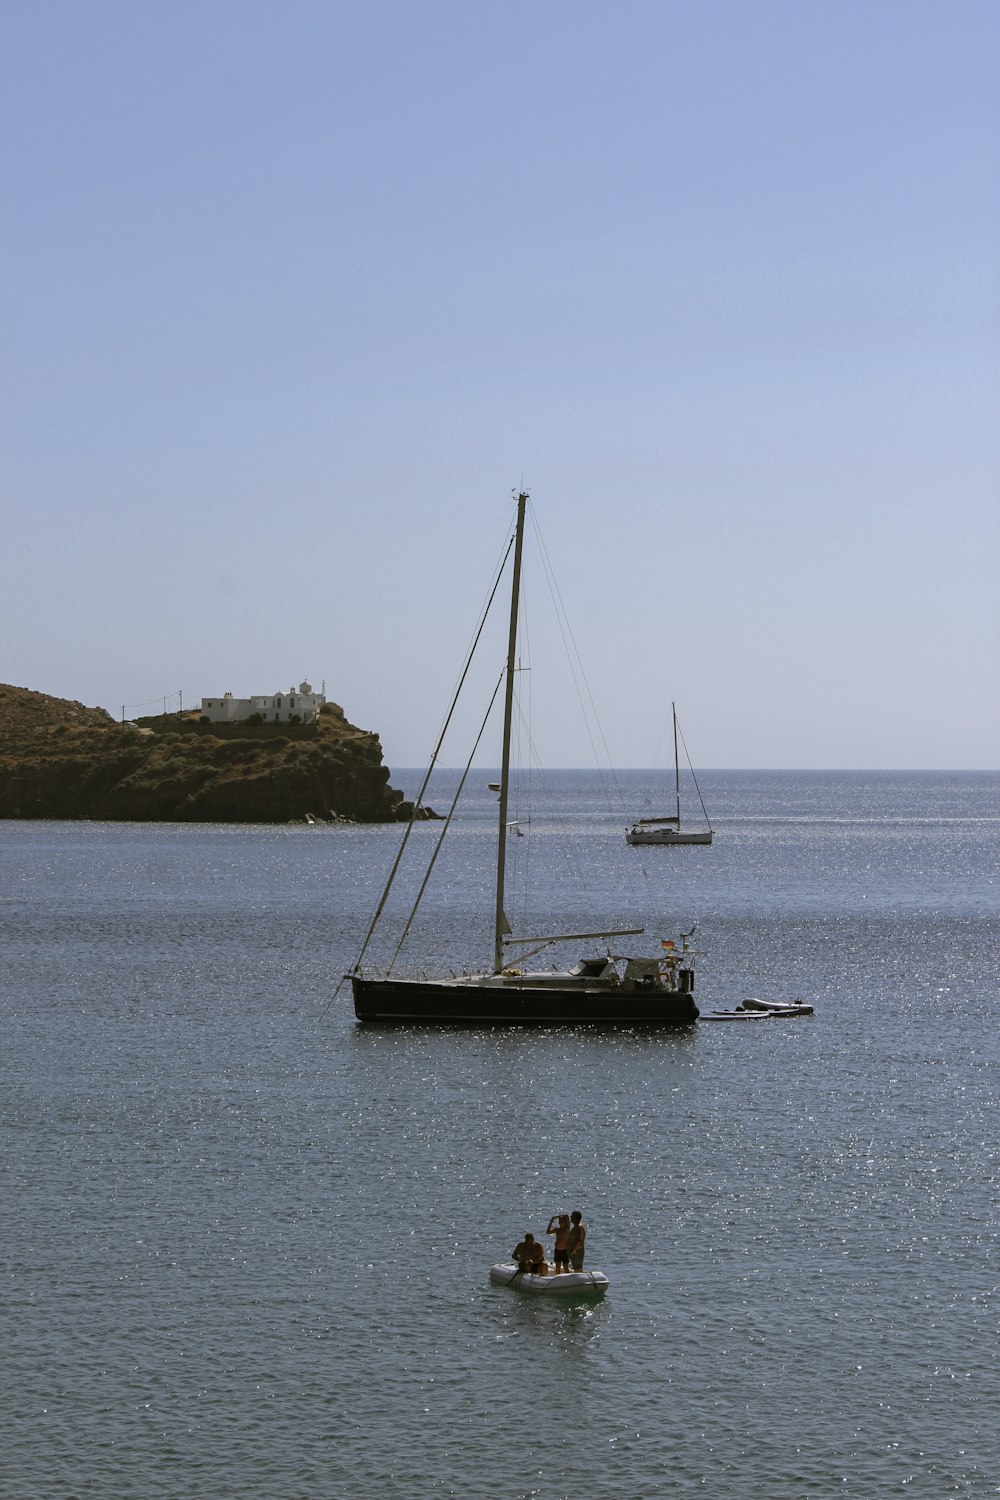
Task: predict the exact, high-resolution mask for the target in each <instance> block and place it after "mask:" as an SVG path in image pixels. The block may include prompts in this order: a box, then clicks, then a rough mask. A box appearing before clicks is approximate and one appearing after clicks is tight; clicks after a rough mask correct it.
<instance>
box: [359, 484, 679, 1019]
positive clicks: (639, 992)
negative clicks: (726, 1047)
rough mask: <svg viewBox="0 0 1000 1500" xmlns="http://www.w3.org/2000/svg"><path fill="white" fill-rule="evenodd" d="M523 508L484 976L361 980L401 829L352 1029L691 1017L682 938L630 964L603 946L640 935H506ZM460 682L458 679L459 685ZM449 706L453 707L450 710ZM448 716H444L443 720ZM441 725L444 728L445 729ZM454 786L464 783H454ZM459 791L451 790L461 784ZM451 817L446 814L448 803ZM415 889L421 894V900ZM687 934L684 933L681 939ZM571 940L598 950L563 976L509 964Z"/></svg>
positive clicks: (387, 975) (515, 544) (513, 545)
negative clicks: (489, 953)
mask: <svg viewBox="0 0 1000 1500" xmlns="http://www.w3.org/2000/svg"><path fill="white" fill-rule="evenodd" d="M527 502H528V496H527V494H526V493H521V494H519V495H518V497H517V520H516V523H515V526H514V530H513V535H512V537H511V539H510V541H509V543H508V557H509V555H510V551H511V549H512V550H513V568H512V579H511V603H510V627H509V633H508V646H507V659H506V667H505V672H504V676H503V678H502V679H501V682H502V684H503V686H504V721H503V742H502V759H501V773H500V783H499V799H498V800H499V818H498V828H497V853H496V900H495V907H494V924H493V967H492V969H491V970H490V971H489V972H488V973H481V974H464V975H457V976H455V975H449V976H447V977H442V978H426V977H425V978H410V977H403V976H399V975H397V974H394V973H393V972H392V970H393V965H394V963H395V958H394V959H393V962H392V963H391V964H390V966H389V969H388V971H386V972H381V973H371V972H368V971H366V970H365V968H364V967H363V964H364V957H365V953H366V951H367V949H368V946H369V943H370V941H371V938H372V935H373V933H374V932H375V929H376V926H377V924H378V922H379V918H380V917H381V915H382V912H383V909H384V907H385V904H386V901H387V899H388V895H389V891H390V889H391V888H392V885H393V882H394V879H395V876H396V873H397V871H398V869H399V865H400V861H401V859H402V856H403V850H404V849H405V847H406V842H407V839H408V837H409V833H410V829H411V828H412V827H413V824H412V823H411V824H410V825H409V827H408V828H407V830H406V833H405V834H404V837H403V841H402V844H401V845H400V849H399V852H398V853H397V855H396V859H395V862H394V864H393V867H392V870H391V872H390V875H389V879H388V881H387V883H386V887H385V890H384V891H383V893H382V897H381V900H380V901H379V904H378V906H377V908H376V911H375V915H374V916H373V918H372V921H371V924H370V926H369V928H368V932H367V934H366V936H365V939H364V942H363V943H362V946H361V951H360V953H359V954H358V958H357V960H356V961H355V964H354V967H353V968H352V970H351V972H350V975H349V977H350V980H351V987H352V990H353V994H354V1010H355V1015H356V1016H357V1018H358V1020H359V1021H371V1022H384V1023H410V1024H414V1023H450V1024H457V1025H552V1024H557V1025H569V1026H578V1025H585V1024H598V1025H617V1026H684V1025H689V1024H690V1023H691V1022H693V1021H695V1020H697V1017H698V1008H697V1006H696V1005H695V1001H694V968H693V956H692V954H691V952H690V949H689V947H688V939H689V938H690V936H691V933H690V932H689V933H686V934H682V935H681V939H680V943H679V944H677V943H674V942H673V941H662V942H661V943H660V945H659V952H658V954H656V955H655V956H653V957H634V956H631V955H629V954H626V953H622V952H619V951H617V947H616V946H613V944H614V943H615V940H617V939H619V938H625V937H635V936H638V935H639V934H640V933H641V932H642V931H643V929H642V928H641V927H640V928H629V929H626V930H624V931H623V930H620V929H619V930H616V931H605V932H582V933H559V934H554V935H550V936H533V937H516V936H515V935H514V934H513V933H512V931H511V927H510V923H509V922H508V920H507V916H506V914H505V912H504V879H505V866H506V848H507V838H508V835H509V832H510V827H511V825H510V823H509V820H508V802H509V789H510V761H511V725H512V719H513V705H514V678H515V662H516V653H517V623H518V601H519V591H520V583H521V557H522V548H523V541H524V526H525V511H526V507H527ZM498 581H499V579H498ZM495 594H496V585H494V592H493V596H492V597H495ZM480 629H481V627H480ZM477 638H478V637H477ZM467 669H468V664H467V666H466V670H467ZM464 675H465V674H464V673H463V678H464ZM500 685H501V684H500V683H498V685H497V690H498V691H499V687H500ZM452 707H453V708H454V704H453V705H452ZM450 717H451V715H450V713H449V715H448V719H450ZM448 719H446V721H445V727H446V728H447V723H448ZM443 737H444V731H442V736H441V739H442V740H443ZM440 748H441V740H439V742H438V747H437V750H436V751H435V755H434V757H432V760H431V769H432V768H433V765H434V762H435V760H436V757H437V753H438V752H439V751H440ZM430 774H431V772H430V769H429V770H428V771H427V773H426V776H425V778H424V782H423V786H422V787H421V791H420V793H419V795H418V797H417V799H416V801H415V804H414V811H415V813H416V812H417V811H418V810H419V809H420V806H421V802H422V798H423V795H424V793H425V791H426V788H427V783H428V781H429V778H430ZM462 779H463V781H464V777H463V778H462ZM459 791H461V786H460V788H459ZM456 801H457V796H456ZM452 811H454V805H453V807H452ZM450 818H451V814H450V813H449V815H448V818H447V819H446V820H445V826H444V828H443V830H442V835H441V836H442V837H443V836H444V833H446V832H447V824H448V822H450ZM434 857H436V855H435V856H434ZM432 862H433V861H432ZM426 881H427V876H425V877H424V885H426ZM424 885H422V886H421V893H422V892H423V889H424ZM418 900H419V897H418ZM412 917H413V913H411V918H410V920H411V921H412ZM408 927H409V923H407V929H408ZM693 930H694V929H693V928H692V929H691V931H692V932H693ZM404 936H405V932H404ZM575 941H578V942H581V943H584V942H587V943H593V944H597V943H601V944H602V945H603V951H602V952H599V953H596V954H595V953H593V952H592V951H591V952H590V953H589V954H588V955H587V956H585V957H582V958H580V959H579V960H578V962H576V963H575V964H573V966H572V967H571V968H569V969H566V970H563V971H539V972H533V971H531V970H528V969H524V968H522V967H521V965H520V964H518V963H517V962H516V958H515V957H514V956H513V955H515V954H516V951H517V949H518V948H522V949H523V948H528V949H530V951H531V953H532V954H534V953H536V952H538V951H539V950H540V949H541V948H544V947H546V946H547V945H548V944H550V943H556V942H575ZM400 946H402V940H401V941H400V945H399V946H398V947H397V949H396V955H397V956H398V953H399V947H400ZM345 977H348V976H345Z"/></svg>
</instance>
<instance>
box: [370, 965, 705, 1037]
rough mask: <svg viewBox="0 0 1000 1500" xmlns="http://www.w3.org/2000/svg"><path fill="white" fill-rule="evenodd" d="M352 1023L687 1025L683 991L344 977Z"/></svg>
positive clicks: (689, 1012)
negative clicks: (347, 980)
mask: <svg viewBox="0 0 1000 1500" xmlns="http://www.w3.org/2000/svg"><path fill="white" fill-rule="evenodd" d="M351 986H352V988H353V991H354V1014H355V1015H356V1016H357V1018H358V1020H359V1021H383V1022H395V1023H404V1024H405V1023H407V1022H409V1023H418V1024H419V1023H420V1022H433V1023H435V1024H446V1025H455V1026H657V1027H665V1026H690V1025H691V1024H692V1023H693V1022H695V1021H697V1019H698V1007H697V1006H696V1005H695V1003H694V999H693V997H692V996H691V995H690V994H684V993H681V992H679V991H676V990H663V989H657V988H653V987H650V988H648V989H644V988H639V987H636V988H634V989H629V988H628V987H626V986H625V985H619V986H617V987H611V986H606V987H603V988H598V987H596V986H586V985H582V984H580V983H578V982H577V983H574V982H573V981H572V980H568V981H567V982H566V983H565V984H564V985H559V984H547V985H545V986H538V987H530V986H524V985H516V984H511V983H509V982H508V983H503V982H495V981H494V980H492V979H485V980H484V979H482V978H478V979H477V978H471V979H453V980H421V979H366V978H363V977H362V976H361V975H358V974H354V975H352V976H351Z"/></svg>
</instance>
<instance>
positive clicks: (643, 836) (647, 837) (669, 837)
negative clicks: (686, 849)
mask: <svg viewBox="0 0 1000 1500" xmlns="http://www.w3.org/2000/svg"><path fill="white" fill-rule="evenodd" d="M625 842H626V844H710V843H711V842H712V830H711V829H706V831H705V832H704V833H677V832H676V831H675V830H673V829H669V828H662V829H651V828H630V829H629V831H628V833H626V835H625Z"/></svg>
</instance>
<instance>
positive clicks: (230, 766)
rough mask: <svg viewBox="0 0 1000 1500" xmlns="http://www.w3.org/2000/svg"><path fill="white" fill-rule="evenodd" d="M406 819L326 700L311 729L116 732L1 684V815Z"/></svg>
mask: <svg viewBox="0 0 1000 1500" xmlns="http://www.w3.org/2000/svg"><path fill="white" fill-rule="evenodd" d="M410 811H411V808H410V804H409V803H407V802H404V801H403V797H402V793H401V792H397V791H395V790H394V789H393V788H392V787H391V786H389V772H388V770H387V769H386V767H385V766H384V765H383V764H382V746H381V744H380V742H379V738H378V736H377V735H375V734H372V733H370V732H369V731H368V730H365V729H357V728H356V727H355V726H354V725H353V724H349V723H348V722H347V720H346V719H345V718H344V715H343V712H342V710H341V709H339V708H338V707H337V706H336V705H335V704H332V703H328V704H326V705H325V707H324V709H323V711H322V713H321V714H320V717H319V720H318V721H317V722H315V723H313V724H302V725H286V724H275V725H262V726H253V725H240V724H232V725H217V724H206V723H202V722H200V716H199V714H198V713H197V712H193V713H186V714H167V715H164V716H161V717H157V718H155V719H144V720H140V721H138V722H137V723H136V724H134V725H127V726H125V727H124V728H123V727H122V725H121V724H119V723H116V722H115V720H114V719H112V717H111V715H110V714H108V713H106V712H105V710H104V709H103V708H85V707H84V705H83V704H82V703H73V702H70V701H68V700H67V699H64V698H51V697H49V696H48V695H47V694H45V693H36V692H32V691H31V690H30V689H28V688H19V687H11V686H9V685H8V684H0V818H105V819H110V820H115V821H127V822H132V821H134V822H183V823H286V822H299V821H308V820H310V819H313V818H315V819H318V820H321V821H326V820H336V819H340V818H347V819H352V820H355V821H357V822H362V823H387V822H398V821H401V820H405V819H406V818H408V817H409V815H410ZM431 816H433V814H431Z"/></svg>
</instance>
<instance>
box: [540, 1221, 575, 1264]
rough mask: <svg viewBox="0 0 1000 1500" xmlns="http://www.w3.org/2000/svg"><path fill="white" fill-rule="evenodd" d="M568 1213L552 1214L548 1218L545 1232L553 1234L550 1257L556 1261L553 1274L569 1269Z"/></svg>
mask: <svg viewBox="0 0 1000 1500" xmlns="http://www.w3.org/2000/svg"><path fill="white" fill-rule="evenodd" d="M569 1230H570V1223H569V1214H553V1215H552V1217H551V1219H550V1220H549V1226H548V1228H547V1229H546V1231H545V1233H546V1234H554V1235H555V1237H556V1246H555V1249H554V1250H553V1252H552V1259H553V1260H554V1261H555V1263H556V1269H555V1274H556V1275H557V1276H558V1275H559V1273H560V1272H561V1271H568V1270H569Z"/></svg>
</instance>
